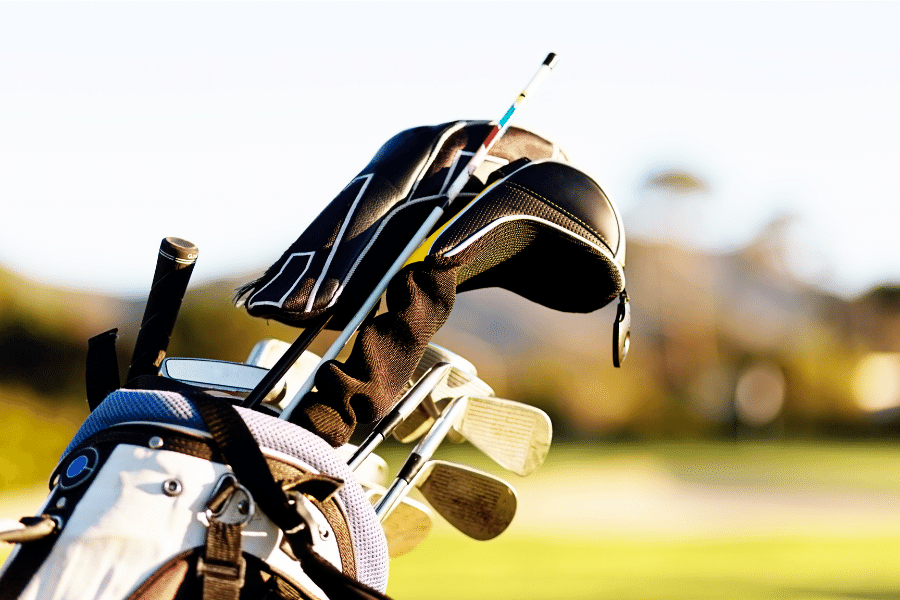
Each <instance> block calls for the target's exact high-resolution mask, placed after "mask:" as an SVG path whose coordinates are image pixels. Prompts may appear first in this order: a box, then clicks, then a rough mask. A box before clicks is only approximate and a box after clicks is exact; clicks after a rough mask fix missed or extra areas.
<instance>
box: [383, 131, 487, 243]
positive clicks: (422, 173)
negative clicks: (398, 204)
mask: <svg viewBox="0 0 900 600" xmlns="http://www.w3.org/2000/svg"><path fill="white" fill-rule="evenodd" d="M472 123H474V121H458V122H457V123H456V124H455V125H453V126H452V127H450V128H448V129H447V131H445V132H444V133H443V134H441V136H440V137H439V138H438V140H437V143H436V144H435V145H434V148H432V149H431V152H429V153H428V158H427V160H426V161H425V163H424V165H423V168H421V169H419V174H418V175H417V176H416V180H415V181H414V182H413V184H412V186H411V187H410V188H409V192H407V193H406V197H405V198H404V202H407V201H409V199H410V198H412V197H413V196H415V195H416V190H418V189H419V184H420V183H422V180H423V179H425V174H426V173H428V169H429V168H430V167H431V165H432V164H434V161H435V159H437V155H438V153H439V152H440V151H441V148H443V147H444V143H445V142H446V141H447V140H448V139H450V136H452V135H453V134H454V133H456V132H457V131H460V130H462V129H464V128H465V127H467V126H468V125H470V124H472ZM442 191H443V190H442ZM395 210H396V208H395ZM366 249H367V250H368V247H367V248H366Z"/></svg>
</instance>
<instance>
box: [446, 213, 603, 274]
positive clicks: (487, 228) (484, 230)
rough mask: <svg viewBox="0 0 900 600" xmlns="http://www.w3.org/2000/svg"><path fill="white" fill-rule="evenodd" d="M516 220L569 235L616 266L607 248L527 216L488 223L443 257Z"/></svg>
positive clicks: (545, 221)
mask: <svg viewBox="0 0 900 600" xmlns="http://www.w3.org/2000/svg"><path fill="white" fill-rule="evenodd" d="M517 220H523V221H534V222H535V223H541V224H543V225H547V226H548V227H552V228H553V229H556V230H559V231H561V232H563V233H565V234H567V235H569V236H570V237H573V238H577V239H578V240H580V241H581V242H583V243H585V244H587V245H588V246H590V247H591V248H594V249H595V250H597V251H598V252H600V253H601V254H602V255H603V256H605V257H606V258H608V259H609V260H610V261H611V262H612V263H614V264H616V260H615V257H614V256H612V251H611V250H610V249H609V248H607V247H606V246H598V245H597V244H595V243H594V242H592V241H590V240H588V239H587V238H584V237H582V236H580V235H577V234H575V233H573V232H572V231H570V230H568V229H566V228H565V227H562V226H561V225H557V224H556V223H553V222H551V221H547V220H545V219H541V218H539V217H531V216H527V215H509V216H508V217H501V218H499V219H496V220H494V221H491V222H490V223H488V224H487V225H485V226H484V227H482V228H481V229H479V230H478V231H476V232H475V233H474V234H472V235H471V236H469V237H468V238H467V239H466V240H465V241H464V242H462V243H461V244H460V245H458V246H457V247H456V248H454V249H453V250H452V251H451V252H448V253H446V254H445V255H444V256H456V255H457V254H459V253H460V252H462V251H463V250H465V249H466V248H468V247H469V246H471V245H472V244H474V243H475V242H477V241H478V240H480V239H481V238H482V237H484V236H485V235H486V234H487V233H488V232H490V231H492V230H493V229H494V228H496V227H497V226H498V225H501V224H503V223H507V222H509V221H517Z"/></svg>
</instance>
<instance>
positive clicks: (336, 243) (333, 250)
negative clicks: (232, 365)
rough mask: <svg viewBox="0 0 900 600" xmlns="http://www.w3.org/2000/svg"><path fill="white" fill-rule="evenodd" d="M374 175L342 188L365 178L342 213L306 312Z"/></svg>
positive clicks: (362, 177)
mask: <svg viewBox="0 0 900 600" xmlns="http://www.w3.org/2000/svg"><path fill="white" fill-rule="evenodd" d="M374 176H375V174H374V173H369V174H368V175H362V176H361V177H355V178H354V179H353V181H351V182H350V183H348V184H347V186H346V187H345V188H344V189H347V188H348V187H350V186H351V185H353V183H354V182H355V181H357V180H358V179H363V180H365V183H364V184H363V186H362V188H360V190H359V193H358V194H356V198H354V199H353V204H351V205H350V210H349V211H347V214H346V215H344V222H343V223H341V229H340V231H338V234H337V237H336V238H335V239H334V245H333V246H332V247H331V252H329V253H328V258H327V259H325V264H324V265H323V266H322V271H321V272H320V273H319V276H318V277H316V284H315V285H314V286H313V289H312V291H311V292H310V293H309V298H307V300H306V306H305V307H304V310H305V311H306V312H310V311H312V309H313V304H314V303H315V301H316V293H317V292H318V291H319V286H320V285H322V280H323V279H324V278H325V274H326V273H327V272H328V267H330V266H331V259H333V258H334V255H335V253H336V252H337V249H338V247H339V246H340V245H341V240H342V239H344V232H345V231H347V225H348V224H349V223H350V220H351V218H352V217H353V213H354V212H356V205H357V204H359V199H360V198H362V196H363V194H364V193H365V192H366V188H367V187H369V183H370V182H371V181H372V177H374ZM282 302H283V300H282Z"/></svg>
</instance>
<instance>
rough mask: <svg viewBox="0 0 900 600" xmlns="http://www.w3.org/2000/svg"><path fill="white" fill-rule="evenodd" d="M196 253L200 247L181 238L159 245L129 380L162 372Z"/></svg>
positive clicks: (164, 241) (170, 239)
mask: <svg viewBox="0 0 900 600" xmlns="http://www.w3.org/2000/svg"><path fill="white" fill-rule="evenodd" d="M197 254H198V250H197V246H195V245H194V244H192V243H191V242H189V241H187V240H183V239H181V238H176V237H167V238H164V239H163V240H162V242H161V243H160V245H159V255H158V257H157V259H156V270H155V271H154V273H153V283H152V284H151V286H150V293H149V294H148V295H147V306H146V308H145V309H144V317H143V319H141V328H140V330H139V331H138V335H137V340H136V341H135V344H134V353H133V354H132V356H131V364H130V365H129V366H128V375H127V377H126V381H130V380H132V379H134V378H135V377H138V376H140V375H155V374H156V372H157V371H158V370H159V365H160V363H161V362H162V360H163V358H165V356H166V350H168V348H169V339H170V338H171V337H172V330H173V329H174V328H175V320H176V319H177V318H178V310H179V309H180V308H181V301H182V299H183V298H184V293H185V291H186V290H187V286H188V282H189V281H190V279H191V273H193V271H194V264H195V262H196V261H197Z"/></svg>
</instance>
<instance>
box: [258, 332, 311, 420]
mask: <svg viewBox="0 0 900 600" xmlns="http://www.w3.org/2000/svg"><path fill="white" fill-rule="evenodd" d="M290 346H291V345H290V344H288V343H287V342H283V341H281V340H276V339H272V338H268V339H264V340H260V341H259V342H257V343H256V345H255V346H253V349H252V350H251V351H250V355H249V356H248V357H247V360H246V361H245V363H246V364H248V365H254V366H257V367H263V368H265V369H271V368H272V366H273V365H274V364H275V363H276V362H278V359H279V358H281V356H282V355H283V354H284V353H285V351H287V349H288V348H290ZM319 360H320V357H319V356H318V355H316V354H315V353H313V352H310V351H309V350H306V351H304V352H303V354H301V355H300V358H298V359H297V361H296V362H295V363H294V364H293V365H292V366H291V368H290V369H289V370H288V372H287V374H285V376H284V379H283V380H282V383H283V385H280V386H276V387H277V388H278V389H279V390H284V392H283V393H281V394H279V395H278V403H279V404H281V402H282V401H287V402H290V400H291V399H292V398H293V397H294V395H295V394H296V392H297V390H298V389H300V386H302V385H303V384H304V383H306V380H307V378H308V377H309V376H310V375H311V374H312V372H313V371H314V370H315V368H316V366H317V365H318V364H319ZM271 396H272V394H269V396H267V397H266V400H265V401H266V402H271V399H270V398H271ZM279 408H280V407H279Z"/></svg>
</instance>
